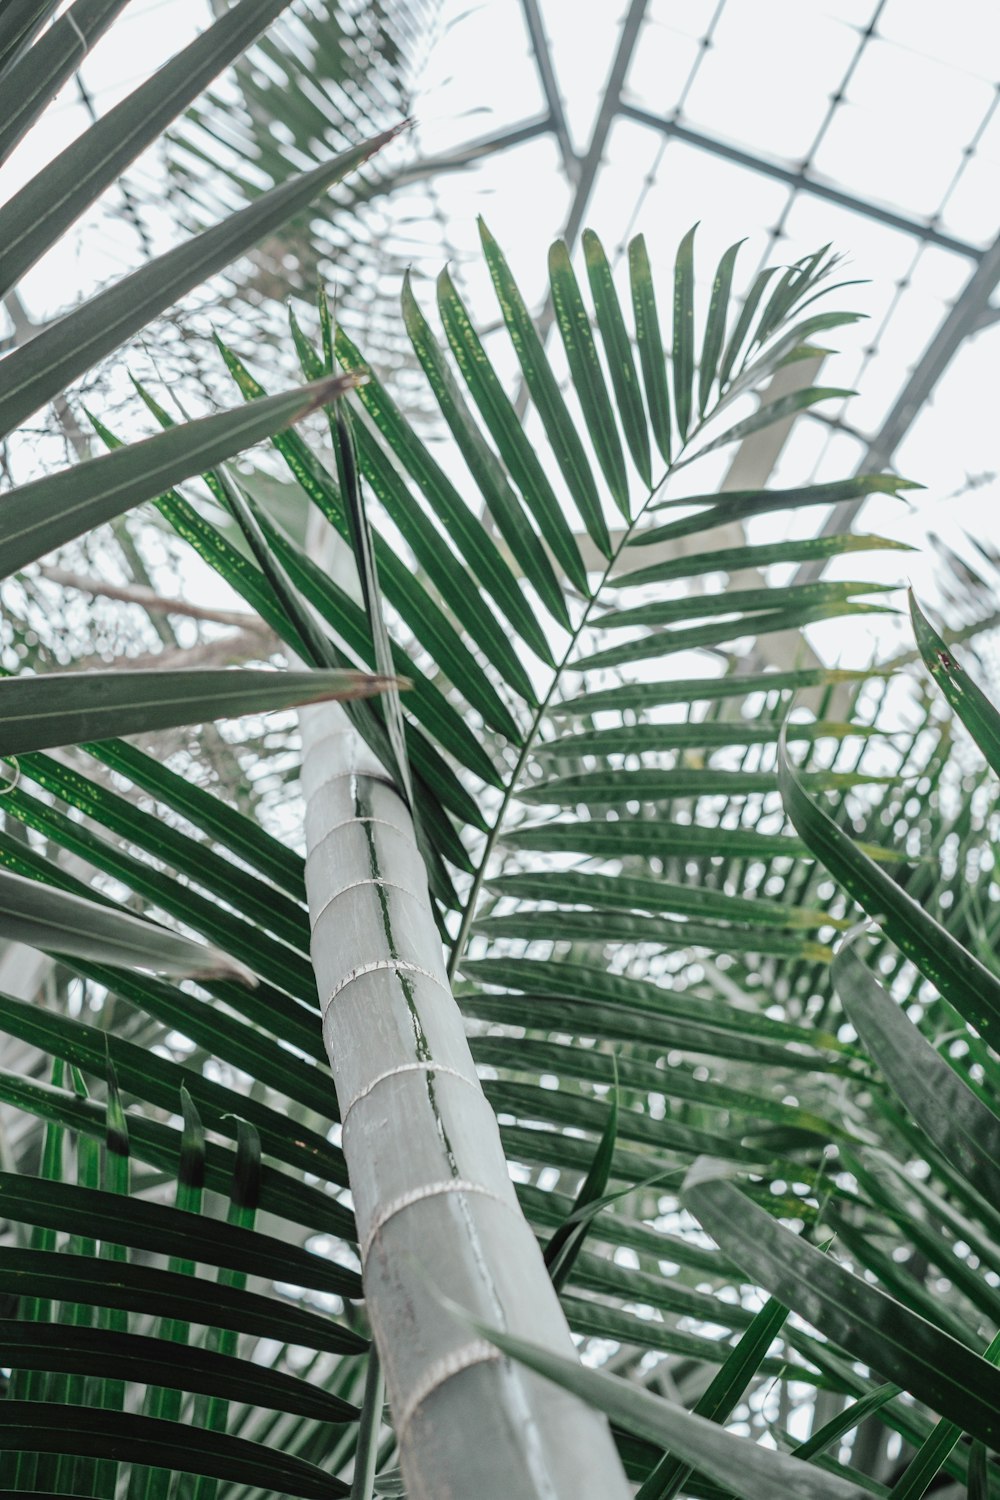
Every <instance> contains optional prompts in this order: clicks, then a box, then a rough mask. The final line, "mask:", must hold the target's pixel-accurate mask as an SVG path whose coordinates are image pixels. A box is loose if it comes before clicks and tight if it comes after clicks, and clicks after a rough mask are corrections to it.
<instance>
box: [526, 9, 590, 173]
mask: <svg viewBox="0 0 1000 1500" xmlns="http://www.w3.org/2000/svg"><path fill="white" fill-rule="evenodd" d="M521 9H522V10H523V11H524V24H525V25H526V26H527V28H528V37H529V38H530V41H531V50H532V53H533V55H534V59H535V67H536V68H537V69H538V79H539V82H540V83H541V85H542V93H543V94H544V95H545V104H546V107H547V109H548V112H549V122H550V128H551V130H552V133H553V135H554V136H555V138H556V143H557V144H558V146H559V155H560V156H561V157H562V164H563V171H564V172H565V173H566V176H567V178H568V179H569V181H570V182H576V180H577V178H578V177H579V175H580V158H579V156H577V154H576V151H575V150H574V149H573V141H572V138H571V136H570V133H569V125H568V124H567V121H566V111H565V110H564V109H563V101H562V95H561V94H560V92H559V84H558V82H557V80H556V70H555V65H554V63H553V61H552V48H551V47H550V46H549V39H548V36H547V35H546V33H545V25H544V22H543V21H542V13H541V11H540V10H539V7H538V0H521Z"/></svg>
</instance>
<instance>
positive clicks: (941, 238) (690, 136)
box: [620, 103, 982, 260]
mask: <svg viewBox="0 0 1000 1500" xmlns="http://www.w3.org/2000/svg"><path fill="white" fill-rule="evenodd" d="M620 112H621V114H622V115H623V116H624V117H625V119H627V120H634V121H635V122H636V123H637V124H639V125H647V126H648V127H649V128H650V129H651V130H658V131H660V132H661V134H663V135H666V136H670V137H671V138H673V139H674V140H678V141H683V142H684V144H685V145H687V146H694V147H695V149H696V150H698V151H707V152H709V153H710V155H712V156H720V157H722V158H723V159H724V160H725V161H731V162H735V163H736V165H737V166H740V167H746V168H747V169H748V170H749V171H751V172H759V173H761V174H762V175H763V176H764V177H772V178H774V180H775V181H776V182H784V183H786V184H787V186H788V187H790V188H792V189H793V190H795V191H798V192H801V193H809V194H810V195H811V196H812V197H814V198H824V199H825V200H826V201H827V202H828V203H836V204H837V205H838V206H839V207H841V208H847V209H850V210H851V212H852V213H857V214H863V215H864V216H865V217H866V218H868V219H875V220H876V221H877V222H878V223H880V224H887V225H889V227H890V228H892V229H900V230H902V231H903V233H904V234H912V235H913V236H914V237H915V238H916V239H919V240H923V241H924V242H925V243H926V244H928V245H937V246H939V247H940V248H941V249H942V250H950V251H951V252H952V254H953V255H964V256H965V257H966V258H967V259H969V260H978V259H979V257H980V255H981V254H982V251H981V250H980V249H979V248H978V247H977V246H975V245H970V244H969V243H968V242H967V241H965V240H960V239H956V238H955V236H954V235H950V234H945V233H944V232H943V231H942V230H940V229H937V228H936V227H935V226H934V224H933V222H932V221H929V220H927V221H925V220H921V219H911V218H909V217H908V216H907V215H906V214H902V213H897V212H896V211H895V209H891V208H887V207H885V206H884V205H883V204H881V203H874V202H872V201H871V200H870V199H867V198H858V197H855V195H854V194H853V193H848V192H845V191H844V190H843V189H842V188H838V187H834V186H833V184H832V183H829V182H824V181H822V179H821V178H818V177H813V176H811V175H810V174H809V173H808V172H807V171H806V170H805V169H804V168H802V167H790V166H786V165H785V164H784V163H783V162H779V161H774V160H772V159H770V158H768V157H765V156H755V155H754V153H753V152H752V151H744V150H743V149H742V147H740V146H734V145H732V144H731V143H730V142H729V141H723V140H719V139H718V138H717V137H716V136H710V135H705V134H704V133H703V132H702V131H700V130H692V129H691V127H690V126H688V125H682V124H681V123H680V121H679V120H673V119H665V118H664V117H663V116H662V115H657V114H654V113H653V112H652V111H651V110H648V109H642V108H640V107H639V106H638V105H636V104H627V103H622V105H621V107H620Z"/></svg>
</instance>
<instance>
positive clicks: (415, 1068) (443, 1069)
mask: <svg viewBox="0 0 1000 1500" xmlns="http://www.w3.org/2000/svg"><path fill="white" fill-rule="evenodd" d="M401 1073H447V1074H448V1076H449V1077H450V1078H457V1079H459V1081H460V1082H462V1083H465V1084H468V1086H469V1087H470V1088H472V1089H475V1091H476V1094H477V1095H478V1093H479V1089H480V1084H479V1080H478V1079H475V1080H474V1079H472V1078H468V1077H467V1076H466V1075H465V1074H464V1073H460V1072H459V1071H458V1069H457V1068H449V1067H448V1066H447V1064H445V1063H438V1062H434V1061H433V1059H432V1060H431V1061H429V1062H411V1063H400V1065H399V1067H398V1068H389V1069H387V1070H386V1072H384V1073H378V1074H376V1076H375V1077H374V1078H373V1079H372V1081H371V1082H370V1083H366V1084H365V1086H364V1088H363V1089H359V1090H358V1092H357V1093H356V1094H355V1096H354V1098H353V1099H352V1100H351V1102H350V1104H349V1105H348V1106H347V1108H346V1109H345V1110H344V1112H343V1114H342V1115H341V1117H340V1126H341V1129H343V1128H344V1126H345V1125H346V1124H347V1117H348V1115H349V1114H350V1113H351V1110H352V1109H353V1108H354V1106H355V1105H356V1104H359V1103H360V1102H361V1100H362V1099H365V1098H367V1097H368V1095H369V1094H370V1093H372V1091H373V1090H374V1089H377V1088H378V1086H379V1084H380V1083H384V1082H385V1081H386V1079H387V1078H398V1077H399V1075H400V1074H401Z"/></svg>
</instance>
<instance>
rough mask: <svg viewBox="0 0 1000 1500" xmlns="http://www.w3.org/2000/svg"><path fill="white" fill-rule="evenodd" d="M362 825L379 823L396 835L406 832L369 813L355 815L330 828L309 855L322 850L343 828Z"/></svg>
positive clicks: (314, 845)
mask: <svg viewBox="0 0 1000 1500" xmlns="http://www.w3.org/2000/svg"><path fill="white" fill-rule="evenodd" d="M360 823H378V824H379V825H380V827H382V828H391V829H392V830H393V832H394V833H402V832H404V830H403V829H401V828H400V826H399V824H398V823H390V822H389V821H388V819H387V818H375V817H372V816H371V815H370V814H369V813H362V814H361V816H360V817H359V816H357V815H355V816H354V817H353V818H345V819H344V821H343V822H342V823H334V825H333V827H332V828H328V829H327V830H326V832H325V833H324V835H323V837H322V838H321V839H319V840H318V842H317V843H315V844H313V846H312V848H311V849H310V850H309V853H310V854H314V853H315V852H316V850H317V849H322V847H323V845H324V844H325V843H326V841H327V839H329V838H332V837H333V835H334V834H335V833H339V832H340V830H341V829H342V828H354V827H355V826H356V825H358V824H360Z"/></svg>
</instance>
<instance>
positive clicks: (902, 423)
mask: <svg viewBox="0 0 1000 1500" xmlns="http://www.w3.org/2000/svg"><path fill="white" fill-rule="evenodd" d="M998 285H1000V237H998V238H997V239H996V240H994V242H993V244H992V245H991V246H990V248H989V250H987V251H986V253H985V254H984V255H983V256H981V257H980V260H979V264H978V265H977V266H976V269H975V270H974V271H973V273H972V275H971V276H970V277H969V279H968V281H967V282H966V284H965V286H964V287H963V288H962V290H961V292H960V293H959V295H958V297H957V299H956V300H955V302H954V303H953V304H952V306H951V307H950V308H949V309H948V312H947V313H946V314H945V316H944V318H943V319H942V321H941V323H940V325H939V327H938V331H937V333H936V334H935V335H934V337H933V338H932V339H931V341H930V343H929V344H928V345H927V348H926V349H925V350H924V352H923V354H922V355H921V357H920V359H919V360H918V362H917V364H916V365H915V366H914V368H913V370H912V371H911V372H910V378H909V380H908V381H907V382H906V384H905V385H904V386H903V389H902V390H901V391H900V393H899V395H898V396H897V398H896V400H895V402H894V404H893V407H892V409H891V411H890V412H889V414H888V416H887V417H886V419H885V421H884V422H883V424H882V427H881V429H880V430H879V432H878V433H876V435H875V436H874V437H873V438H872V439H871V441H870V442H869V444H868V447H867V449H866V451H865V454H864V457H863V458H862V460H861V462H860V464H859V465H858V469H857V472H858V473H859V474H874V473H878V472H880V471H881V470H883V469H886V468H888V466H889V465H890V464H891V463H892V460H893V457H894V455H895V453H896V450H897V448H898V447H899V445H900V443H901V442H902V441H903V439H904V438H905V436H906V434H907V433H908V432H909V430H910V428H911V427H912V426H913V423H914V421H915V420H916V417H917V414H918V413H919V411H920V409H921V407H922V406H923V405H924V403H925V402H926V401H927V400H928V398H929V397H930V395H931V392H932V391H933V390H934V387H935V386H936V385H937V383H938V381H939V380H940V379H941V377H942V375H943V374H944V372H945V371H946V370H947V368H948V366H949V365H950V364H951V362H952V360H953V359H954V357H955V355H956V354H957V353H958V351H959V349H960V348H961V347H962V344H963V343H964V342H965V340H966V339H967V338H968V337H969V336H970V335H971V334H973V333H975V332H976V331H977V330H978V329H979V328H981V327H982V326H983V318H984V315H985V314H986V313H987V312H988V311H992V305H991V302H990V298H991V297H992V296H993V293H994V291H995V290H996V288H997V286H998ZM863 504H864V500H863V499H861V500H844V501H841V503H840V504H839V505H835V506H834V507H833V509H832V510H831V512H830V514H829V515H828V516H827V518H826V521H825V522H824V524H823V527H822V529H821V531H820V535H821V536H833V535H835V534H836V533H837V532H841V531H848V530H850V527H851V525H852V523H853V521H854V518H855V516H856V515H857V514H858V511H859V510H860V509H861V507H862V505H863ZM822 571H823V566H822V564H821V563H803V564H802V566H801V567H800V568H799V570H798V572H797V573H796V575H795V578H794V582H795V583H809V582H811V581H812V580H813V579H815V578H818V577H819V576H820V574H821V573H822Z"/></svg>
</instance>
